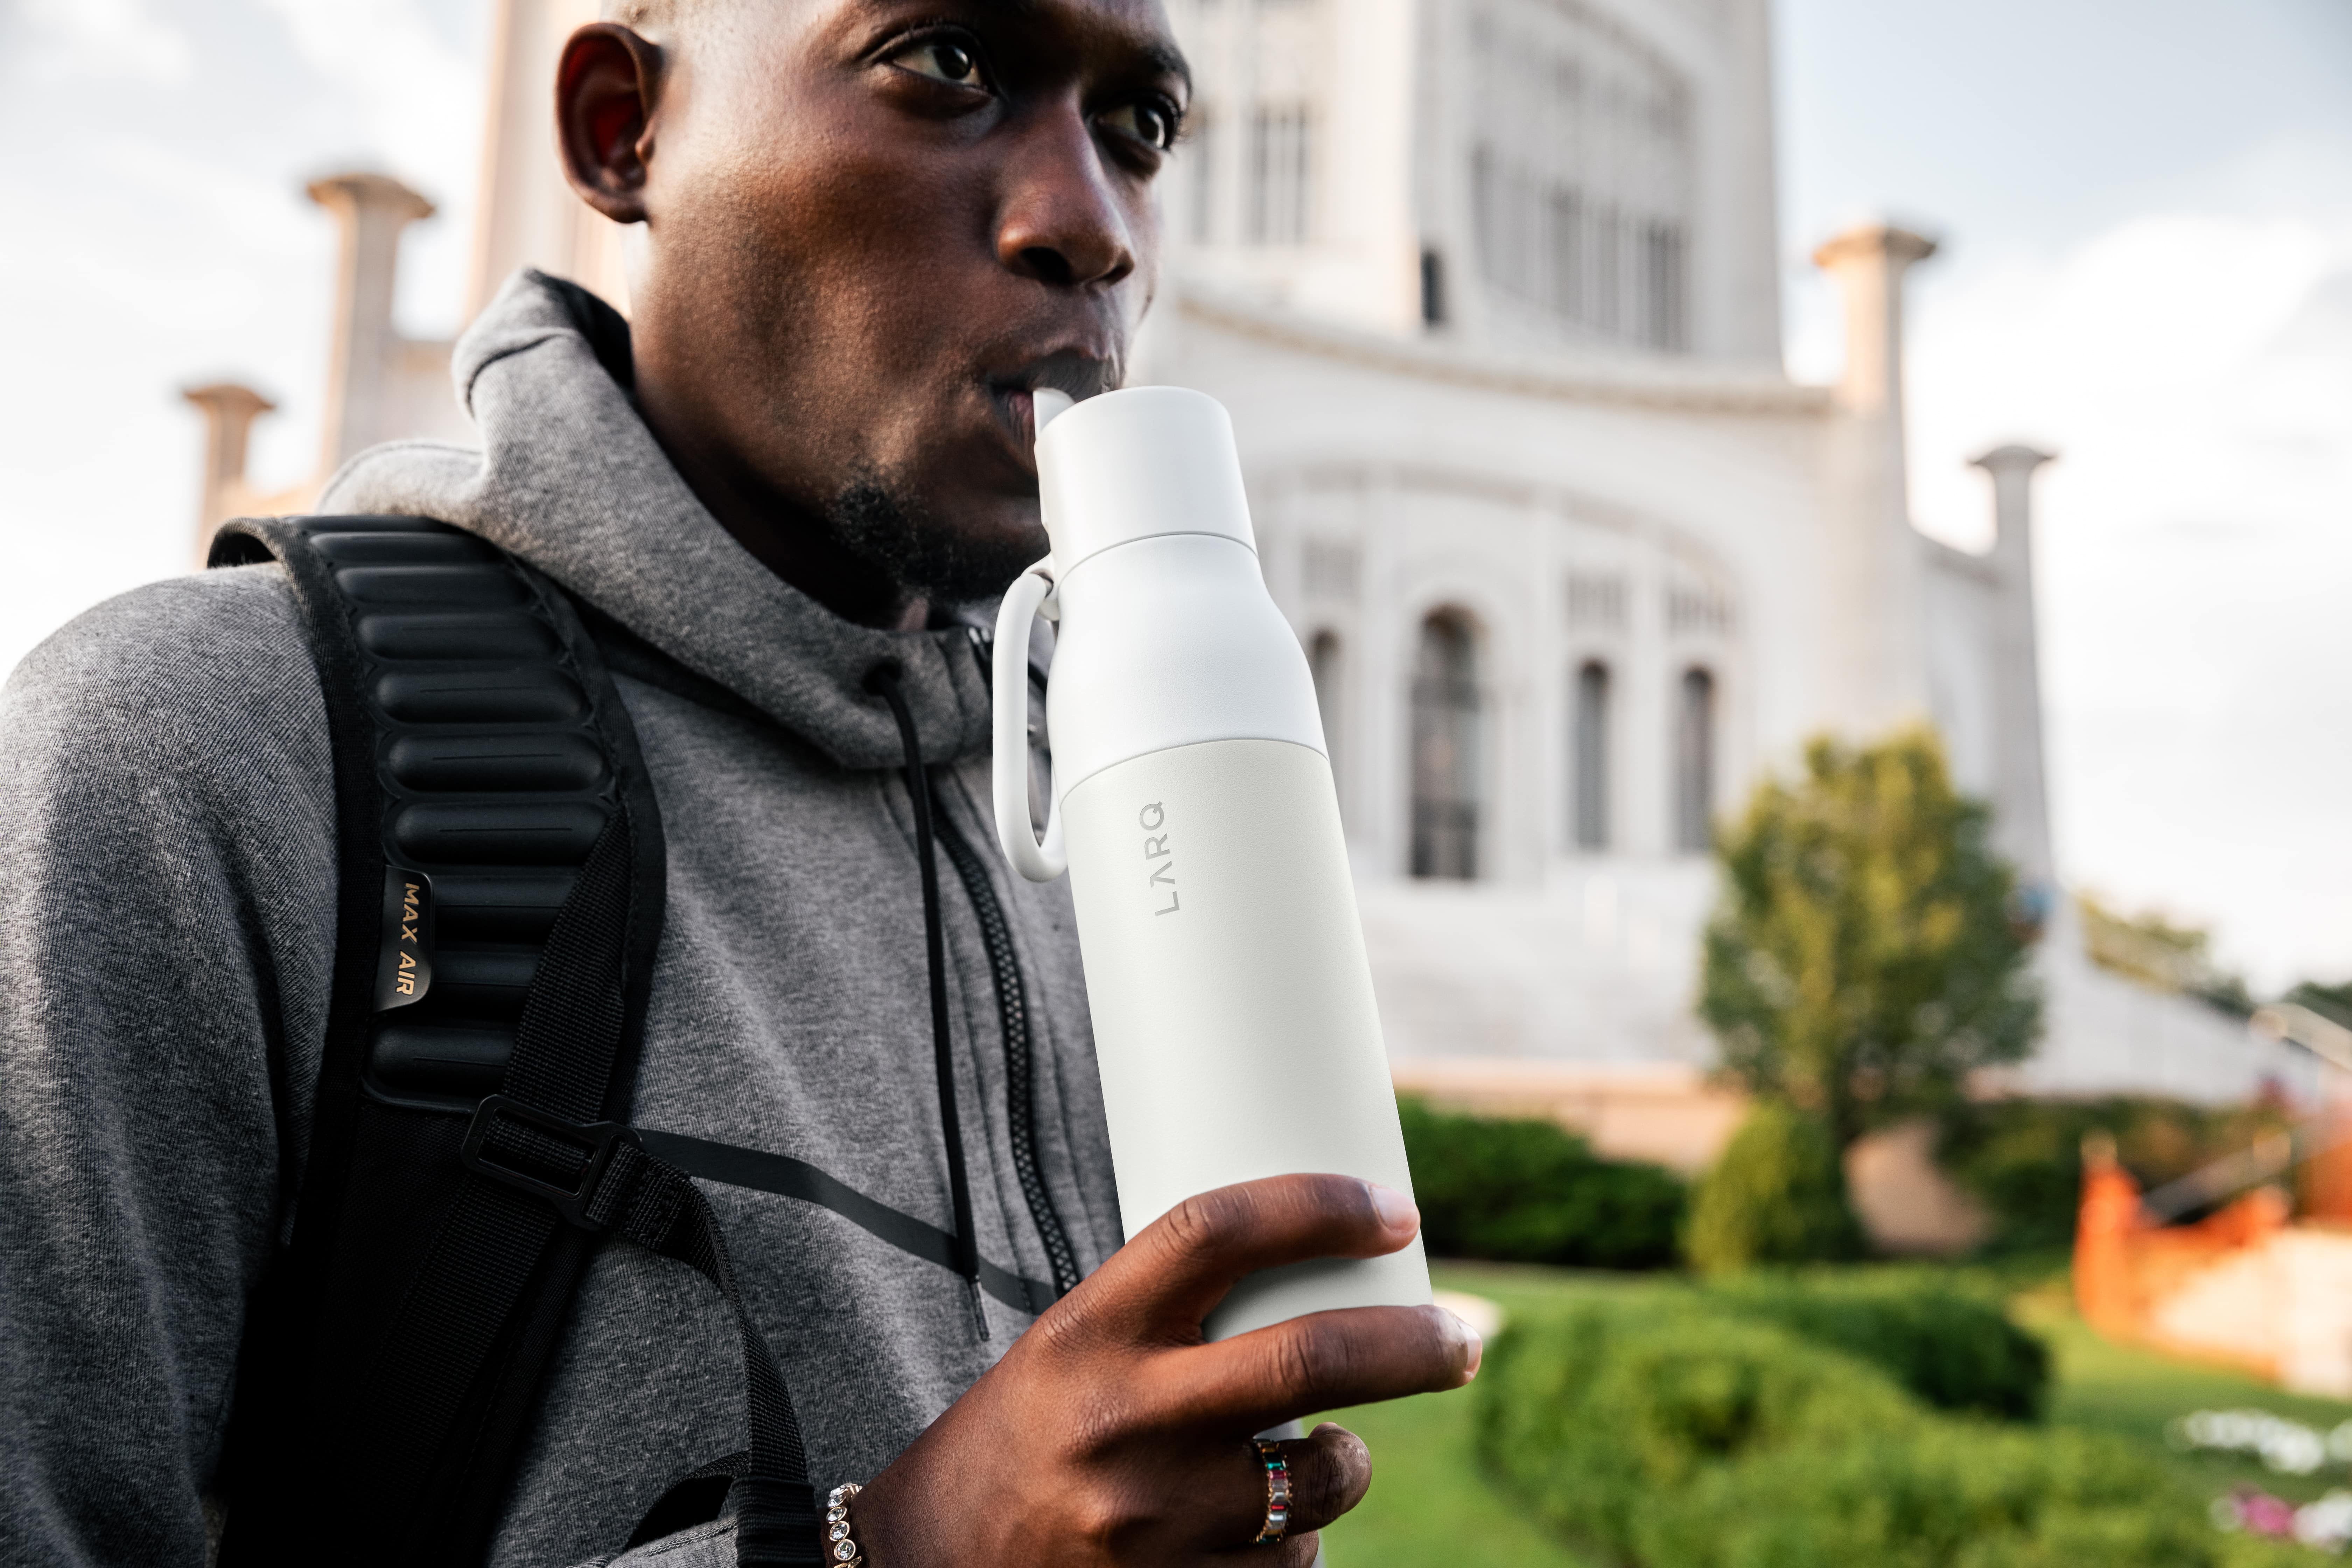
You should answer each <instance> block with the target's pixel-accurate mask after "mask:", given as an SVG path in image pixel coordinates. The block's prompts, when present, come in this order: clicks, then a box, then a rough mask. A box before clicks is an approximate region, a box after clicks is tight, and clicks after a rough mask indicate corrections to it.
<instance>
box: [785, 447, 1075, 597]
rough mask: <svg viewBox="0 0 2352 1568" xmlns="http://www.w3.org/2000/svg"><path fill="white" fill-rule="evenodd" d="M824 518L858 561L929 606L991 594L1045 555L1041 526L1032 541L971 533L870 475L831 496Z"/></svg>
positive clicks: (994, 593) (837, 539)
mask: <svg viewBox="0 0 2352 1568" xmlns="http://www.w3.org/2000/svg"><path fill="white" fill-rule="evenodd" d="M824 523H825V528H826V530H827V531H829V532H831V533H832V535H833V536H834V538H835V540H836V541H837V542H839V543H840V544H841V545H842V547H843V548H844V549H845V550H847V551H848V552H850V553H851V554H852V555H854V556H856V558H857V559H858V560H859V561H861V562H864V563H866V565H868V566H871V567H873V568H875V569H876V570H877V571H880V572H883V573H886V574H888V575H889V578H890V580H891V581H892V582H894V583H897V584H898V585H899V586H900V587H902V588H904V589H906V590H907V591H908V593H910V594H919V595H922V596H923V597H924V598H927V599H929V600H930V601H931V602H932V603H934V604H947V605H969V604H973V603H976V602H978V601H981V600H986V599H993V598H995V597H997V596H998V595H1001V594H1003V592H1004V590H1005V588H1006V587H1007V585H1009V584H1011V583H1012V581H1013V578H1015V577H1017V576H1019V575H1020V574H1021V573H1022V572H1023V570H1024V568H1026V567H1027V566H1028V565H1029V564H1030V563H1032V562H1034V561H1035V560H1036V559H1037V557H1038V556H1040V555H1042V554H1044V553H1045V542H1044V539H1043V536H1042V532H1041V534H1040V536H1039V537H1037V538H1034V539H1003V538H979V539H975V538H972V537H971V536H969V535H967V534H965V533H963V532H961V531H959V530H957V529H954V528H952V527H950V526H948V525H947V524H945V523H943V522H941V521H939V520H938V519H937V518H935V517H933V516H931V515H930V514H929V512H927V511H926V510H924V509H923V508H922V506H921V505H920V504H919V503H917V502H915V501H913V500H909V499H908V498H907V497H905V496H902V495H899V494H897V493H895V492H893V491H892V490H891V489H889V488H888V487H887V485H885V484H884V483H883V482H882V479H881V478H880V476H878V475H876V474H872V473H867V474H863V475H860V476H859V477H858V478H857V479H855V480H853V481H852V482H851V483H850V484H849V485H848V486H846V487H845V489H843V490H842V491H841V493H840V494H838V495H836V496H835V497H834V498H833V504H832V505H830V506H828V507H827V508H826V509H825V514H824Z"/></svg>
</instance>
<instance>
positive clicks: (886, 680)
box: [866, 663, 988, 1340]
mask: <svg viewBox="0 0 2352 1568" xmlns="http://www.w3.org/2000/svg"><path fill="white" fill-rule="evenodd" d="M866 689H867V690H869V691H873V692H876V693H877V694H879V695H880V697H881V699H882V700H884V701H885V702H887V703H888V704H889V705H890V716H891V717H892V718H893V719H896V720H897V721H898V742H899V744H900V745H901V746H903V747H904V748H905V750H906V756H907V768H906V782H907V798H908V802H909V803H911V804H912V805H913V806H914V811H915V858H917V859H918V860H919V861H920V862H921V863H922V873H923V956H924V958H925V960H926V961H927V962H928V963H929V966H930V972H931V1054H932V1058H933V1059H934V1061H935V1062H936V1064H937V1066H938V1068H939V1080H940V1126H941V1127H942V1128H943V1129H944V1130H945V1131H946V1133H947V1142H948V1194H949V1198H950V1202H951V1203H952V1204H953V1205H954V1207H955V1242H956V1272H957V1273H959V1274H961V1275H962V1276H963V1279H964V1284H965V1286H966V1287H967V1288H968V1289H970V1291H971V1321H972V1326H973V1327H974V1328H975V1329H976V1330H977V1331H979V1334H980V1337H981V1338H982V1340H985V1339H987V1338H988V1312H987V1310H986V1309H985V1308H984V1307H983V1306H982V1303H981V1299H980V1238H979V1237H978V1235H977V1234H976V1227H975V1226H973V1224H972V1218H971V1178H970V1177H969V1176H967V1175H966V1174H965V1173H964V1159H963V1122H962V1118H961V1115H960V1114H959V1113H958V1111H957V1109H956V1080H955V1050H954V1047H953V1045H952V1043H951V1038H950V1035H949V1032H948V965H947V941H946V931H945V928H944V926H943V925H942V924H941V922H940V871H939V862H938V860H937V858H936V857H935V856H934V855H933V853H932V849H931V786H930V780H929V777H928V776H926V774H925V772H924V768H923V747H922V742H921V740H920V738H919V736H918V735H917V734H916V733H915V716H914V714H913V713H911V712H910V711H908V708H907V696H906V693H905V692H904V691H903V690H901V689H900V688H899V671H898V666H897V665H896V664H891V663H885V664H878V665H877V666H875V667H874V670H873V673H871V674H870V675H868V676H867V677H866Z"/></svg>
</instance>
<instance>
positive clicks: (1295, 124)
mask: <svg viewBox="0 0 2352 1568" xmlns="http://www.w3.org/2000/svg"><path fill="white" fill-rule="evenodd" d="M1313 131H1314V121H1313V119H1312V117H1311V116H1310V115H1309V114H1308V113H1307V106H1306V105H1305V104H1303V103H1262V104H1260V105H1258V107H1257V112H1256V113H1255V115H1254V116H1252V118H1251V120H1250V190H1249V237H1250V239H1251V241H1252V242H1253V243H1254V244H1257V245H1297V244H1300V243H1302V242H1304V241H1305V240H1306V238H1307V224H1308V216H1309V214H1310V213H1311V211H1312V206H1311V204H1312V200H1313V197H1314V191H1313V189H1312V174H1313V167H1314V155H1315V148H1314V136H1313Z"/></svg>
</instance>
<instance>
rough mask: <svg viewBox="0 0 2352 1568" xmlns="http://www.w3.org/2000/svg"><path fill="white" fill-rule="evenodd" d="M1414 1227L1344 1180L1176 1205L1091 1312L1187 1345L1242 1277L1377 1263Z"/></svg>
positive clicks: (1406, 1215)
mask: <svg viewBox="0 0 2352 1568" xmlns="http://www.w3.org/2000/svg"><path fill="white" fill-rule="evenodd" d="M1420 1228H1421V1212H1420V1211H1419V1210H1418V1209H1416V1208H1414V1207H1413V1205H1412V1199H1411V1198H1408V1197H1406V1196H1405V1195H1404V1194H1402V1193H1400V1192H1397V1191H1394V1190H1393V1189H1391V1188H1388V1187H1383V1186H1380V1185H1377V1184H1373V1183H1370V1182H1363V1181H1359V1180H1357V1179H1356V1178H1355V1177H1353V1176H1306V1175H1301V1176H1269V1177H1266V1178H1265V1179H1264V1180H1262V1181H1255V1182H1244V1183H1241V1184H1238V1185H1235V1186H1230V1187H1219V1188H1218V1189H1216V1190H1215V1191H1214V1192H1209V1193H1202V1194H1201V1195H1200V1196H1198V1197H1194V1198H1188V1199H1186V1200H1185V1201H1184V1202H1182V1203H1181V1204H1179V1205H1176V1206H1175V1207H1174V1208H1172V1209H1171V1210H1169V1211H1168V1212H1167V1213H1166V1214H1164V1215H1160V1218H1159V1219H1157V1220H1155V1221H1154V1222H1152V1224H1151V1225H1150V1226H1148V1227H1146V1229H1145V1230H1144V1232H1143V1234H1142V1235H1141V1236H1139V1237H1136V1238H1135V1239H1134V1240H1132V1241H1130V1242H1129V1243H1128V1244H1127V1245H1126V1246H1125V1247H1121V1248H1120V1249H1119V1250H1118V1252H1117V1253H1115V1254H1114V1255H1113V1256H1112V1257H1111V1259H1110V1261H1109V1262H1108V1263H1106V1264H1104V1265H1103V1267H1102V1268H1101V1269H1100V1270H1098V1271H1097V1273H1096V1275H1095V1278H1094V1279H1093V1280H1090V1281H1088V1283H1089V1284H1095V1285H1097V1293H1096V1296H1095V1304H1096V1306H1097V1309H1098V1310H1108V1311H1110V1312H1112V1313H1113V1314H1115V1315H1117V1316H1119V1317H1122V1318H1124V1319H1126V1320H1127V1326H1129V1327H1130V1328H1133V1329H1138V1330H1141V1331H1147V1332H1149V1331H1159V1332H1162V1333H1170V1334H1174V1335H1177V1336H1179V1337H1189V1336H1190V1335H1192V1334H1193V1333H1197V1332H1198V1331H1199V1328H1200V1322H1201V1320H1202V1318H1204V1317H1206V1316H1207V1315H1208V1313H1209V1310H1210V1309H1211V1308H1213V1307H1214V1306H1215V1305H1216V1304H1217V1303H1218V1301H1220V1300H1223V1297H1224V1295H1225V1292H1226V1291H1228V1290H1230V1289H1233V1286H1234V1281H1235V1280H1238V1279H1241V1278H1242V1277H1243V1276H1244V1275H1246V1274H1255V1272H1257V1271H1258V1270H1259V1269H1261V1268H1275V1267H1276V1266H1277V1265H1280V1264H1285V1263H1297V1262H1301V1261H1303V1260H1305V1259H1307V1258H1377V1257H1380V1256H1381V1254H1383V1253H1388V1252H1394V1251H1395V1250H1396V1249H1397V1248H1399V1247H1402V1246H1404V1245H1405V1244H1406V1243H1408V1242H1410V1241H1411V1240H1412V1238H1413V1235H1414V1233H1415V1232H1416V1231H1418V1230H1419V1229H1420Z"/></svg>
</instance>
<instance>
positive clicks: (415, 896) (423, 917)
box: [375, 866, 433, 1013]
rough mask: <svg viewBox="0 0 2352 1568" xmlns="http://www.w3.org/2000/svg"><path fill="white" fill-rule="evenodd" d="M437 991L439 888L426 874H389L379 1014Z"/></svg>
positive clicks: (388, 870)
mask: <svg viewBox="0 0 2352 1568" xmlns="http://www.w3.org/2000/svg"><path fill="white" fill-rule="evenodd" d="M431 989H433V883H432V881H431V879H428V878H427V877H426V876H425V873H424V872H422V871H410V870H404V869H403V868H400V867H398V866H387V867H385V868H383V956H382V957H381V958H380V959H379V960H378V961H377V963H376V968H375V1010H376V1011H377V1012H379V1013H384V1012H389V1011H391V1010H392V1009H393V1008H394V1007H405V1006H407V1005H409V1004H410V1003H412V1002H415V1001H419V1000H421V999H422V998H423V997H424V995H425V993H426V992H427V991H430V990H431Z"/></svg>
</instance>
